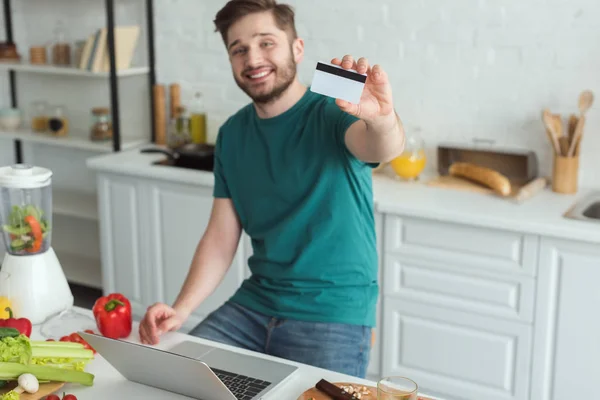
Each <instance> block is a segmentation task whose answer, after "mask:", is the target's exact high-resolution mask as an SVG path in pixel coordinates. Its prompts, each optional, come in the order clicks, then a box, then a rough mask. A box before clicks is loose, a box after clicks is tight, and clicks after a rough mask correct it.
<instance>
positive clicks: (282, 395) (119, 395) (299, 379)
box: [31, 307, 377, 400]
mask: <svg viewBox="0 0 600 400" xmlns="http://www.w3.org/2000/svg"><path fill="white" fill-rule="evenodd" d="M76 310H77V311H79V312H82V313H85V314H88V315H90V316H91V315H92V313H91V310H87V309H82V308H77V307H76ZM39 328H40V327H39V325H38V326H34V329H33V331H32V334H31V338H32V339H34V340H44V339H45V338H44V337H42V336H41V335H40V333H39ZM124 340H127V341H129V342H133V343H137V344H140V343H139V340H138V334H137V322H134V328H133V331H132V334H131V335H130V336H129V337H128V338H127V339H124ZM184 340H192V341H196V342H199V343H205V344H209V345H213V346H216V347H220V348H225V349H231V350H233V351H236V352H238V353H242V354H250V355H256V356H258V357H261V358H265V359H273V360H277V361H279V362H285V363H288V364H292V365H296V366H298V370H297V371H296V372H295V373H294V374H293V375H292V376H290V377H289V378H288V379H287V380H286V381H284V382H282V383H281V384H280V385H279V387H277V388H275V390H273V391H272V392H271V393H269V394H268V395H267V396H265V397H263V399H264V400H295V399H297V398H298V397H299V396H300V395H301V394H302V393H303V392H304V391H305V390H307V389H309V388H311V387H313V386H314V385H315V384H316V383H317V382H318V381H319V380H320V379H326V380H328V381H330V382H352V383H355V384H363V385H370V386H375V387H376V385H377V384H376V382H372V381H368V380H363V379H358V378H355V377H351V376H348V375H344V374H340V373H336V372H332V371H328V370H324V369H320V368H315V367H312V366H309V365H305V364H299V363H295V362H291V361H287V360H281V359H279V358H275V357H271V356H267V355H264V354H257V353H253V352H250V351H246V350H243V349H239V348H235V347H232V346H228V345H223V344H220V343H216V342H212V341H207V340H204V339H200V338H197V337H195V336H190V335H186V334H183V333H179V332H169V333H167V334H165V335H163V336H162V337H161V341H160V343H159V344H158V345H157V346H156V348H159V349H163V350H164V349H168V348H170V347H173V346H174V345H176V344H178V343H180V342H182V341H184ZM163 367H164V366H159V365H157V366H154V368H163ZM140 368H144V366H140ZM148 368H151V367H148ZM86 371H87V372H90V373H92V374H94V376H95V378H94V385H93V386H81V385H77V384H66V385H65V386H64V387H63V388H61V389H60V390H59V392H60V393H62V392H65V393H73V394H74V395H75V396H77V397H78V398H79V399H80V400H85V399H128V400H133V399H144V400H151V399H157V400H179V399H181V400H183V399H189V397H187V396H182V395H178V394H175V393H171V392H167V391H164V390H160V389H157V388H153V387H150V386H145V385H141V384H137V383H135V382H130V381H128V380H126V379H125V378H124V377H123V376H122V375H121V374H120V373H119V372H118V371H117V370H116V369H114V368H113V367H112V366H111V365H110V364H109V363H108V361H106V360H105V359H104V358H103V357H102V356H101V355H100V354H96V357H95V359H94V360H93V361H91V362H90V364H89V365H88V366H87V368H86Z"/></svg>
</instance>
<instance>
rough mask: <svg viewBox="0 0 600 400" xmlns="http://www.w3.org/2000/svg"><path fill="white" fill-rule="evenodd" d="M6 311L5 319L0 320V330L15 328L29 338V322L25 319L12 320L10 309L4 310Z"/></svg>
mask: <svg viewBox="0 0 600 400" xmlns="http://www.w3.org/2000/svg"><path fill="white" fill-rule="evenodd" d="M5 310H6V311H8V318H7V319H0V327H2V328H15V329H16V330H18V331H19V332H21V333H22V334H23V335H25V336H27V337H30V336H31V321H30V320H28V319H27V318H13V313H12V310H11V308H10V307H6V309H5Z"/></svg>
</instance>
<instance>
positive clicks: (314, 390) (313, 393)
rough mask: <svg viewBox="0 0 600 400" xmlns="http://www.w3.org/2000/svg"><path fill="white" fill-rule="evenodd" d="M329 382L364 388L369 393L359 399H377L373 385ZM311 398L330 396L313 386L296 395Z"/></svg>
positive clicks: (327, 399) (324, 399) (328, 399)
mask: <svg viewBox="0 0 600 400" xmlns="http://www.w3.org/2000/svg"><path fill="white" fill-rule="evenodd" d="M331 383H333V384H334V385H336V386H337V387H343V386H353V387H354V388H355V389H362V388H366V389H367V390H368V391H369V394H367V395H363V396H361V398H360V399H361V400H377V388H375V387H373V386H363V385H357V384H354V383H349V382H331ZM311 399H314V400H331V397H329V396H328V395H326V394H325V393H323V392H321V391H320V390H319V389H317V388H315V387H313V388H310V389H308V390H307V391H306V392H304V393H302V394H301V395H300V397H298V400H311Z"/></svg>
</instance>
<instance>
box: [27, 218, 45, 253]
mask: <svg viewBox="0 0 600 400" xmlns="http://www.w3.org/2000/svg"><path fill="white" fill-rule="evenodd" d="M23 221H25V222H26V223H27V225H29V227H30V228H31V236H33V244H32V245H31V247H29V248H27V252H29V253H37V252H38V251H40V249H41V248H42V242H43V240H44V238H43V235H42V226H41V225H40V222H39V221H38V220H37V219H35V217H34V216H33V215H28V216H26V217H25V218H23Z"/></svg>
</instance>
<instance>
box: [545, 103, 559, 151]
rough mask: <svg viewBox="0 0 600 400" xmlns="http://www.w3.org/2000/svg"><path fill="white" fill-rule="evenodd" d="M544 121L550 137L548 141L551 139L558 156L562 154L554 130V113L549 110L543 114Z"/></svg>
mask: <svg viewBox="0 0 600 400" xmlns="http://www.w3.org/2000/svg"><path fill="white" fill-rule="evenodd" d="M542 120H543V121H544V125H545V126H546V134H547V135H548V139H550V143H552V146H553V147H554V152H555V153H556V154H560V146H559V144H558V138H557V136H556V133H555V130H554V118H553V116H552V113H551V112H550V111H549V110H548V109H547V108H546V109H544V111H543V112H542Z"/></svg>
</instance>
